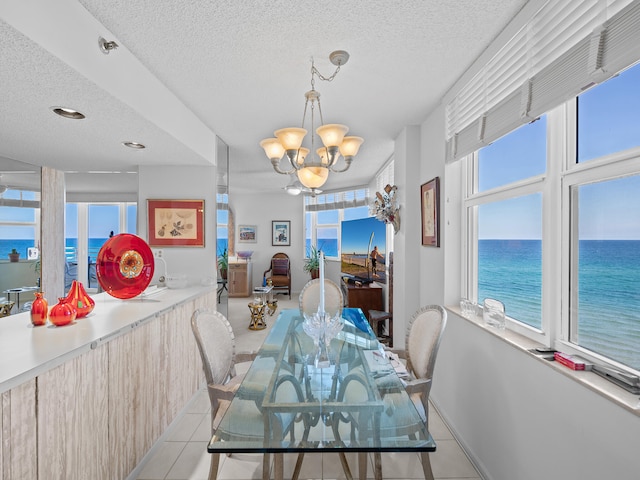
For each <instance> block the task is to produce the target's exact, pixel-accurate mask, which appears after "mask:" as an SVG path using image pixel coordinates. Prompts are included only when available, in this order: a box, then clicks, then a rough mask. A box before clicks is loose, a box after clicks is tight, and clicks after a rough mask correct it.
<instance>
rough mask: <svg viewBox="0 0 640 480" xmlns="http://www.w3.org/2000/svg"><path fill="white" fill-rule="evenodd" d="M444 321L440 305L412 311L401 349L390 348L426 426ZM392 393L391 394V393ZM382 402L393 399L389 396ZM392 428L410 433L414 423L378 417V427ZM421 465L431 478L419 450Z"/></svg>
mask: <svg viewBox="0 0 640 480" xmlns="http://www.w3.org/2000/svg"><path fill="white" fill-rule="evenodd" d="M446 324H447V312H446V310H445V309H444V308H443V307H442V306H440V305H427V306H425V307H422V308H420V309H419V310H418V311H417V312H415V313H414V314H413V316H412V318H411V320H410V322H409V325H408V327H407V331H406V338H405V350H397V349H393V350H392V351H393V352H395V353H397V354H398V356H399V357H400V358H401V359H404V360H405V361H406V369H407V372H408V373H409V378H408V379H407V380H406V386H405V389H406V392H407V394H408V395H409V397H410V398H411V400H412V402H413V404H414V405H415V407H416V410H417V411H418V414H419V415H420V419H421V420H422V422H423V423H424V425H425V426H426V428H427V431H428V430H429V393H430V392H431V386H432V384H433V371H434V368H435V364H436V357H437V355H438V348H439V346H440V341H441V339H442V335H443V333H444V329H445V326H446ZM392 395H393V394H392ZM384 400H385V402H390V403H393V399H392V398H385V399H384ZM384 429H392V430H393V431H394V432H397V433H398V434H403V435H414V434H415V432H416V431H418V430H417V429H416V425H415V423H413V422H412V421H411V420H409V419H407V423H406V424H404V425H400V424H398V422H397V421H396V423H394V424H393V425H386V424H385V416H384V415H383V416H382V419H381V430H384ZM374 459H375V464H376V468H378V466H379V465H380V454H379V453H376V454H375V455H374ZM421 460H422V469H423V471H424V477H425V479H426V480H433V472H432V471H431V461H430V459H429V453H428V452H423V453H421Z"/></svg>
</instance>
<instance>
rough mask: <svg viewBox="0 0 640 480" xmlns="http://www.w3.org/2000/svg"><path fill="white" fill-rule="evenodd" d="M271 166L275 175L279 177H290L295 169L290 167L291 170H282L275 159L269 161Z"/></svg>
mask: <svg viewBox="0 0 640 480" xmlns="http://www.w3.org/2000/svg"><path fill="white" fill-rule="evenodd" d="M271 165H273V169H274V170H275V171H276V173H279V174H281V175H291V174H292V173H293V172H295V171H296V169H295V167H292V168H291V170H287V171H284V170H282V169H281V168H280V159H277V158H272V159H271Z"/></svg>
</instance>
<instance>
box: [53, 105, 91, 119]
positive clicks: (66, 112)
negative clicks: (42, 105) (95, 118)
mask: <svg viewBox="0 0 640 480" xmlns="http://www.w3.org/2000/svg"><path fill="white" fill-rule="evenodd" d="M51 110H53V113H57V114H58V115H60V116H61V117H64V118H71V119H73V120H82V119H83V118H85V117H84V114H83V113H80V112H79V111H77V110H73V109H72V108H66V107H51Z"/></svg>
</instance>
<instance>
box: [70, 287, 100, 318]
mask: <svg viewBox="0 0 640 480" xmlns="http://www.w3.org/2000/svg"><path fill="white" fill-rule="evenodd" d="M65 301H66V302H67V303H68V304H70V305H72V306H73V308H75V309H76V312H77V316H76V318H83V317H86V316H87V315H89V314H90V313H91V312H92V311H93V307H95V306H96V302H95V301H94V300H93V298H91V297H90V296H89V295H87V292H86V290H85V289H84V286H83V285H82V283H80V282H78V281H77V280H74V281H73V282H72V283H71V288H70V289H69V293H68V294H67V298H66V299H65Z"/></svg>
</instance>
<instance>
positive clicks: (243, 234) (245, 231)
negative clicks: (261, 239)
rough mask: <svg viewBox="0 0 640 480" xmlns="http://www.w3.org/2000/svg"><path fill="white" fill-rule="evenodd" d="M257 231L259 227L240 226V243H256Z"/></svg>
mask: <svg viewBox="0 0 640 480" xmlns="http://www.w3.org/2000/svg"><path fill="white" fill-rule="evenodd" d="M257 229H258V227H256V226H255V225H238V242H240V243H256V242H257V241H258V236H257V234H256V231H257Z"/></svg>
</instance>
